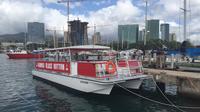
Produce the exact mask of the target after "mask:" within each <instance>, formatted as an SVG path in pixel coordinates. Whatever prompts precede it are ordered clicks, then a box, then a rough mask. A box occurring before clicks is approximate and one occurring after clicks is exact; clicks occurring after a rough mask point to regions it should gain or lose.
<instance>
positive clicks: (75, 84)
mask: <svg viewBox="0 0 200 112" xmlns="http://www.w3.org/2000/svg"><path fill="white" fill-rule="evenodd" d="M32 74H33V76H35V77H39V78H41V79H45V80H48V81H51V82H54V83H56V84H60V85H63V86H66V87H69V88H72V89H75V90H79V91H82V92H86V93H96V94H104V95H109V94H110V92H111V90H112V88H113V86H114V83H100V82H95V81H92V80H87V79H83V78H77V77H71V76H64V75H57V74H54V73H47V72H41V71H35V70H33V71H32Z"/></svg>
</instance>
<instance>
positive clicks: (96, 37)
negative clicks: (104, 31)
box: [92, 32, 101, 45]
mask: <svg viewBox="0 0 200 112" xmlns="http://www.w3.org/2000/svg"><path fill="white" fill-rule="evenodd" d="M92 43H93V45H95V44H101V34H100V32H96V33H95V34H94V35H93V36H92Z"/></svg>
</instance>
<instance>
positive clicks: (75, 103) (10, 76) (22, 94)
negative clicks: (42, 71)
mask: <svg viewBox="0 0 200 112" xmlns="http://www.w3.org/2000/svg"><path fill="white" fill-rule="evenodd" d="M33 62H34V60H9V59H7V56H6V55H5V54H0V63H1V64H0V112H179V111H178V110H176V109H174V108H171V107H166V106H161V105H159V104H155V103H151V102H149V101H146V100H144V99H141V98H139V97H137V96H134V95H132V94H130V93H127V92H126V91H124V90H122V89H120V88H117V89H114V92H112V94H111V95H110V96H102V95H92V94H84V93H79V92H74V91H71V90H66V88H61V87H57V86H54V85H52V84H48V83H46V82H43V81H40V80H36V79H33V78H32V75H31V70H32V69H33ZM146 85H148V86H146ZM150 85H151V84H150V82H146V83H145V84H144V85H143V89H142V90H140V91H137V92H139V93H140V94H141V95H143V96H146V97H149V98H151V99H154V100H159V101H161V102H166V101H165V100H164V99H163V97H162V96H161V95H160V93H158V92H156V91H154V90H155V89H154V87H152V86H150ZM175 89H176V87H174V86H168V87H167V93H170V94H172V95H168V97H169V98H170V100H172V101H173V102H174V103H176V104H178V105H187V106H200V101H199V100H197V99H196V100H194V99H186V98H184V97H181V96H178V95H174V94H176V91H175ZM185 111H188V112H200V110H191V109H189V110H185Z"/></svg>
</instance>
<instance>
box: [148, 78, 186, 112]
mask: <svg viewBox="0 0 200 112" xmlns="http://www.w3.org/2000/svg"><path fill="white" fill-rule="evenodd" d="M151 79H152V81H153V82H154V84H155V85H156V87H157V88H158V90H159V92H160V93H161V94H162V96H163V97H164V98H165V99H166V100H167V101H168V102H169V103H170V104H171V105H172V106H174V107H175V108H176V109H177V110H180V111H181V112H185V111H184V110H182V109H180V108H179V107H177V106H176V105H175V104H174V103H173V102H172V101H170V100H169V98H167V96H166V95H165V94H164V93H163V92H162V90H161V89H160V87H159V86H158V85H157V84H156V81H155V80H154V78H153V77H151Z"/></svg>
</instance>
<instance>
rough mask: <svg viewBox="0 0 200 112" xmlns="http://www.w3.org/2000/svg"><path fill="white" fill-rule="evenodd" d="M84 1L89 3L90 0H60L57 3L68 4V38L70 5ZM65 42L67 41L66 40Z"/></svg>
mask: <svg viewBox="0 0 200 112" xmlns="http://www.w3.org/2000/svg"><path fill="white" fill-rule="evenodd" d="M84 1H89V0H58V1H57V3H67V24H68V30H67V32H68V33H67V34H68V35H67V36H68V38H69V32H70V31H69V13H70V11H69V8H70V3H71V2H84ZM93 1H103V0H93ZM64 41H65V40H64ZM64 47H65V43H64Z"/></svg>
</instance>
